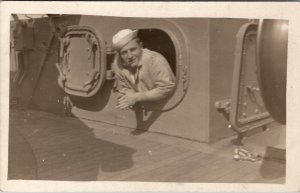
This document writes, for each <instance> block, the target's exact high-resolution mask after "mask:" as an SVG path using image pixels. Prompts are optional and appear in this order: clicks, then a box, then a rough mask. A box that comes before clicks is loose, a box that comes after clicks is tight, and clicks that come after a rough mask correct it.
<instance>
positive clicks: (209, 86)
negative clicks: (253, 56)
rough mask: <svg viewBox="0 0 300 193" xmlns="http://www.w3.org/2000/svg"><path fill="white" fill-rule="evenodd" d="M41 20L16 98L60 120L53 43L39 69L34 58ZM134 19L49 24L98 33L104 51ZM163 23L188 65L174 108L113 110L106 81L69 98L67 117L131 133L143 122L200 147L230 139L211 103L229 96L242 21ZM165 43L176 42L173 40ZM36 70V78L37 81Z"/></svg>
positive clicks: (44, 29) (43, 30)
mask: <svg viewBox="0 0 300 193" xmlns="http://www.w3.org/2000/svg"><path fill="white" fill-rule="evenodd" d="M44 20H45V21H44ZM46 20H47V18H43V19H41V20H37V21H38V22H37V23H40V24H39V25H43V26H39V25H37V26H36V30H37V31H35V34H34V35H35V40H36V41H35V47H36V48H37V49H36V50H34V51H31V53H30V57H29V71H28V74H27V76H26V78H25V80H24V82H23V85H22V89H21V90H20V93H21V96H22V98H23V99H22V100H23V103H24V104H29V107H30V108H34V109H38V110H43V111H47V112H52V113H56V114H61V115H63V114H64V109H65V106H64V104H63V100H64V97H65V96H67V95H66V94H65V93H64V92H63V90H62V89H61V88H60V87H59V86H58V84H57V77H58V72H57V69H56V66H55V64H56V63H57V61H58V54H59V40H58V39H57V38H55V39H54V40H53V41H52V43H51V45H50V48H49V52H48V54H47V56H46V60H45V63H44V66H43V68H41V65H43V64H42V63H41V60H42V59H41V58H43V56H39V53H40V55H41V54H45V53H44V51H43V50H45V48H44V49H42V48H40V49H39V48H38V46H40V45H42V41H43V40H45V39H48V38H49V36H50V35H51V29H50V26H49V25H50V24H49V23H48V24H47V21H46ZM135 20H136V19H134V18H118V17H100V16H63V17H57V18H54V23H55V24H56V26H57V25H60V24H62V23H63V24H64V25H66V26H68V25H86V26H90V27H92V28H94V29H95V30H96V31H98V32H99V33H101V35H102V37H103V41H104V42H105V44H106V45H107V46H109V45H110V44H111V38H112V36H113V35H114V34H115V33H116V32H117V31H119V30H121V29H124V28H128V27H129V26H130V27H132V26H133V27H134V26H135V25H137V26H138V25H139V24H138V22H135ZM158 20H160V19H158ZM161 20H165V19H161ZM168 21H170V22H171V23H172V25H173V24H174V25H175V26H177V27H178V28H179V29H180V32H181V33H182V34H183V36H184V38H185V43H186V44H188V45H184V46H185V47H186V48H187V50H184V52H185V55H183V56H182V57H187V58H188V64H184V65H188V66H189V71H188V74H187V77H188V79H189V85H188V89H187V91H186V93H185V95H184V97H183V99H182V100H181V101H180V103H178V105H176V106H174V108H172V109H171V110H168V111H166V112H161V111H152V112H151V111H147V112H145V111H144V112H138V113H135V112H133V111H121V110H118V109H116V108H115V104H116V97H117V93H116V91H115V90H114V84H115V83H114V80H106V81H105V82H104V85H103V87H102V88H101V90H100V91H99V92H98V93H97V94H95V95H94V96H92V97H88V98H84V97H77V96H69V98H70V100H71V101H72V104H73V108H72V113H73V115H74V116H76V117H79V118H85V119H89V120H94V121H102V122H107V123H110V124H116V125H120V126H125V127H131V128H136V127H137V125H140V124H142V123H143V124H144V126H143V128H142V129H144V130H149V131H153V132H159V133H164V134H167V135H172V136H177V137H183V138H187V139H191V140H197V141H203V142H211V141H215V140H217V139H220V138H223V137H226V136H228V135H232V134H233V132H232V131H231V130H230V129H228V128H227V125H228V122H227V121H226V119H225V118H224V117H223V116H222V114H221V113H219V112H217V111H216V110H215V107H214V103H215V102H216V101H217V100H222V99H227V98H229V97H230V93H231V89H232V88H231V82H232V80H231V78H232V73H233V57H234V52H233V51H234V46H235V41H236V40H235V35H236V33H237V31H238V29H239V27H240V26H241V25H242V24H244V23H246V22H248V21H247V20H239V19H235V20H230V19H205V18H186V19H184V18H181V19H168ZM149 28H151V26H149ZM171 38H173V40H175V41H176V37H171ZM174 38H175V39H174ZM179 45H180V44H179ZM83 49H86V48H83ZM176 54H180V53H176ZM178 57H179V56H178ZM108 61H110V60H108ZM107 65H110V63H109V62H108V64H107ZM40 68H41V74H40V75H39V76H38V69H40ZM176 68H177V67H176ZM178 73H181V72H177V73H176V74H177V75H179V74H178ZM37 78H38V79H37ZM35 83H36V84H37V85H36V87H35ZM180 89H181V88H180ZM170 100H172V99H170ZM29 101H30V103H29ZM25 106H28V105H25ZM145 124H146V126H145Z"/></svg>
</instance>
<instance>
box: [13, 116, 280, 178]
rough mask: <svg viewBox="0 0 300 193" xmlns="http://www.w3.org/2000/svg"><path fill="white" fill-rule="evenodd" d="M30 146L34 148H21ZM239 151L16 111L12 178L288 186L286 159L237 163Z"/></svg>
mask: <svg viewBox="0 0 300 193" xmlns="http://www.w3.org/2000/svg"><path fill="white" fill-rule="evenodd" d="M16 135H17V136H21V138H22V139H24V140H23V141H22V140H20V137H19V138H18V137H15V136H16ZM18 139H19V140H18ZM18 144H23V145H18ZM26 146H28V147H30V150H26V151H25V150H22V148H25V147H26ZM234 147H235V146H234V145H232V144H231V142H230V140H224V141H222V142H218V143H216V144H211V145H208V144H201V143H199V142H192V141H188V140H184V139H178V138H174V137H170V136H164V135H160V134H155V133H149V132H147V133H143V134H141V135H134V134H133V133H132V130H130V129H128V128H120V127H116V126H113V125H108V124H104V123H96V122H91V121H87V120H79V119H77V118H70V117H60V116H57V115H53V114H50V113H45V112H38V111H20V110H11V112H10V149H9V152H10V155H9V175H8V178H9V179H34V177H33V175H32V174H34V173H35V172H36V175H37V176H36V178H35V179H38V180H65V181H69V180H71V181H78V180H79V181H147V182H231V183H240V182H244V183H284V182H285V162H284V161H282V160H275V159H264V160H261V161H258V162H248V161H234V160H233V159H232V154H233V149H234ZM27 149H28V148H27ZM30 154H32V157H33V158H35V159H32V158H30ZM20 160H21V161H20ZM32 160H35V161H32ZM26 162H27V163H26ZM33 162H35V163H34V164H33ZM22 163H23V164H22ZM25 166H26V167H27V168H32V170H33V171H34V172H32V173H30V172H28V171H25V170H24V168H26V167H25ZM22 168H23V170H22ZM35 169H36V170H35Z"/></svg>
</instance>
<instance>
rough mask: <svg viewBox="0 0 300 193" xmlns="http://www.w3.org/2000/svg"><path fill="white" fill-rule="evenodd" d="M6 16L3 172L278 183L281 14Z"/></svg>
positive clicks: (283, 49) (283, 117)
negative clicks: (4, 170)
mask: <svg viewBox="0 0 300 193" xmlns="http://www.w3.org/2000/svg"><path fill="white" fill-rule="evenodd" d="M93 13H94V12H93ZM8 17H9V22H6V23H7V24H8V25H9V26H6V27H7V31H8V32H9V39H8V40H7V41H5V42H8V45H6V46H7V47H8V48H9V51H8V53H9V54H8V55H9V56H8V61H9V63H7V64H5V65H8V67H7V69H8V70H9V72H7V74H8V80H7V81H8V85H7V91H8V95H7V96H8V98H7V100H6V102H7V107H8V109H7V111H6V116H7V117H8V120H7V123H8V128H7V146H6V151H7V157H6V158H7V159H6V163H5V164H7V165H6V169H7V170H6V171H7V172H5V173H4V172H3V170H2V172H1V176H2V175H4V178H5V180H6V181H7V182H17V183H18V182H22V183H23V185H26V182H28V183H30V182H41V183H43V182H50V183H51V182H72V183H75V184H77V183H81V182H95V183H98V182H103V183H105V182H121V183H122V182H123V183H130V182H138V183H139V182H145V183H148V182H150V183H153V186H155V183H163V184H168V183H177V184H178V183H179V184H193V183H196V184H198V183H199V184H201V183H208V184H212V183H222V184H232V183H236V184H254V185H255V184H258V185H261V184H264V185H266V186H267V185H282V186H284V185H286V184H287V182H288V176H287V168H288V167H287V153H286V152H287V151H290V150H289V149H288V148H287V141H288V140H287V135H288V134H287V130H288V125H287V120H288V119H287V113H288V112H287V98H288V96H287V74H288V73H287V69H288V51H289V49H288V45H289V44H290V41H291V40H290V36H289V34H290V33H291V32H290V28H291V27H290V25H291V21H290V20H289V19H288V18H276V17H274V18H270V17H264V18H261V17H256V16H255V15H253V17H212V16H211V17H192V16H187V17H183V16H181V17H180V16H178V17H172V16H170V17H161V16H157V17H155V16H147V17H145V16H144V17H143V16H126V15H124V16H122V15H117V14H116V15H110V14H80V13H78V14H74V13H68V12H66V13H63V12H62V13H59V14H58V13H51V12H44V11H43V14H40V13H39V14H37V13H34V14H33V13H30V12H27V13H26V12H24V11H20V12H11V13H10V14H9V15H8ZM2 26H3V25H2ZM2 44H3V43H2ZM298 46H299V45H298ZM298 51H299V50H298ZM1 63H2V61H1ZM1 108H2V107H1ZM2 126H3V124H2V125H1V127H2ZM2 129H3V128H1V130H2ZM2 134H3V133H2ZM1 137H3V135H1ZM297 145H299V143H298V144H297ZM2 147H3V146H2ZM3 149H4V148H3ZM298 157H299V156H298ZM289 158H291V157H289ZM292 159H293V158H292ZM2 162H3V160H1V163H2ZM296 170H297V169H296ZM298 177H299V176H298ZM299 187H300V186H298V188H299ZM49 190H50V191H53V190H55V189H51V188H50V189H49ZM193 190H194V189H193ZM220 190H222V191H224V190H223V189H220ZM121 191H122V189H121Z"/></svg>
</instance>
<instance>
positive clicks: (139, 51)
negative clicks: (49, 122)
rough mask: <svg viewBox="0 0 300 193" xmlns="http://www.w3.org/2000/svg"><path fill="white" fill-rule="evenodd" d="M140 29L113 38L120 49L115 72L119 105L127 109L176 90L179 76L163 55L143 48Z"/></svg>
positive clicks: (160, 98)
mask: <svg viewBox="0 0 300 193" xmlns="http://www.w3.org/2000/svg"><path fill="white" fill-rule="evenodd" d="M137 34H138V31H137V30H131V29H124V30H121V31H119V32H118V33H117V34H116V35H114V36H113V38H112V43H113V49H114V50H115V51H116V55H115V58H114V62H113V65H112V68H113V71H114V72H115V74H116V77H117V81H118V85H119V97H118V103H117V106H116V107H117V108H120V109H122V110H127V109H129V108H132V107H133V106H134V105H135V104H136V103H139V102H150V101H158V100H162V99H165V98H167V97H168V96H170V95H171V93H172V92H173V91H174V89H175V76H174V74H173V72H172V70H171V68H170V65H169V63H168V61H167V60H166V59H165V58H164V57H163V56H162V55H161V54H160V53H157V52H154V51H151V50H148V49H145V48H143V45H142V42H140V40H139V38H138V36H137Z"/></svg>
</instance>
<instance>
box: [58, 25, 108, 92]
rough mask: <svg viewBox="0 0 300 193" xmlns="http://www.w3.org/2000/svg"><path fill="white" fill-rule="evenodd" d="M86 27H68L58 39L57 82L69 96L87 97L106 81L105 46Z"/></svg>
mask: <svg viewBox="0 0 300 193" xmlns="http://www.w3.org/2000/svg"><path fill="white" fill-rule="evenodd" d="M102 40H103V39H102V38H101V35H100V34H99V33H97V32H96V31H95V30H94V29H93V28H91V27H88V26H68V27H67V28H66V29H65V30H64V32H63V33H62V36H61V38H60V51H59V63H58V64H57V68H58V71H59V77H58V83H59V85H60V87H61V88H63V89H64V91H65V92H66V93H68V94H71V95H76V96H81V97H90V96H93V95H94V94H96V93H97V92H98V91H99V89H100V88H101V86H102V85H103V83H104V81H105V74H106V57H105V54H106V53H105V44H104V42H102Z"/></svg>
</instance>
